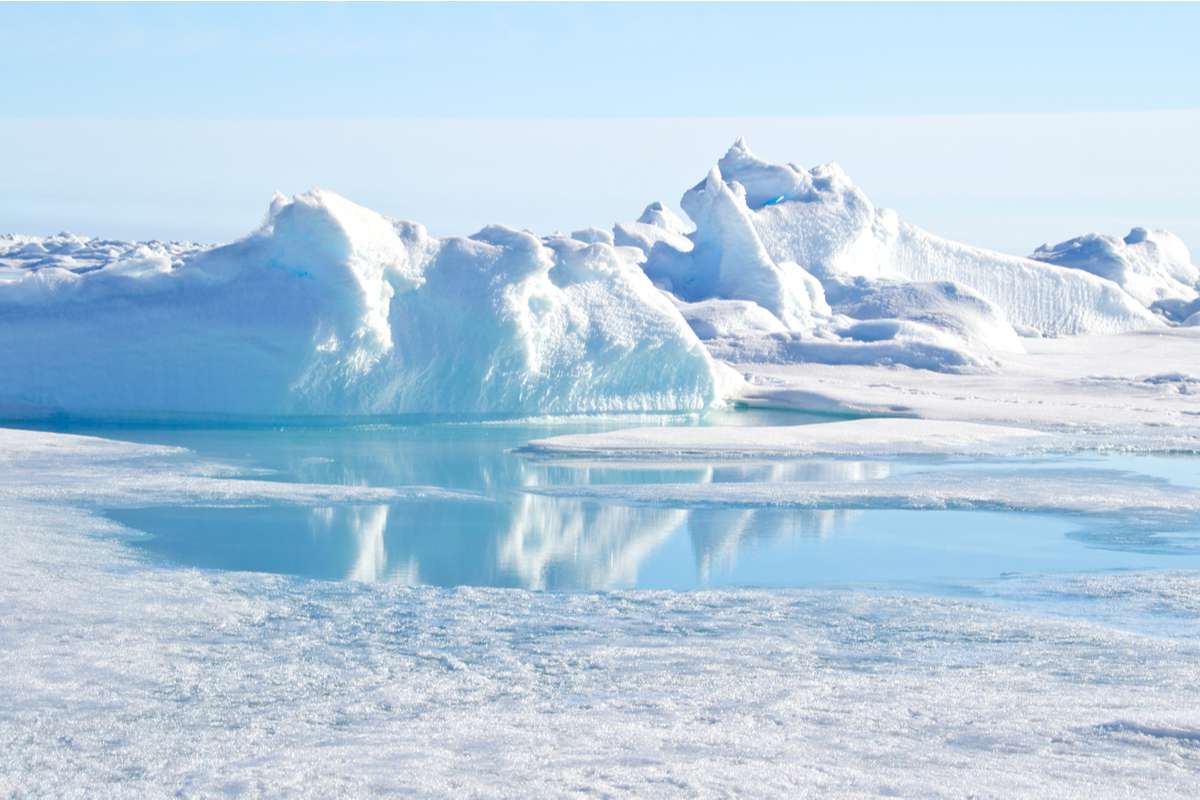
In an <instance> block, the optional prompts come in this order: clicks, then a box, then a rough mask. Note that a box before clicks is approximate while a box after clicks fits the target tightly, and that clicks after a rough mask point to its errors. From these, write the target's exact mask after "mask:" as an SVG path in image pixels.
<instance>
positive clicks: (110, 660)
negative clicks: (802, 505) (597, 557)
mask: <svg viewBox="0 0 1200 800" xmlns="http://www.w3.org/2000/svg"><path fill="white" fill-rule="evenodd" d="M4 437H5V438H4V440H3V447H0V453H4V455H5V457H4V459H3V460H0V486H4V487H5V492H4V493H3V494H0V519H3V521H4V523H3V524H4V529H5V534H6V536H5V558H4V559H2V560H0V607H2V608H3V609H4V610H5V613H4V614H3V615H0V744H2V746H0V764H2V766H3V768H2V769H0V794H3V795H5V796H8V795H13V796H18V797H20V796H44V795H53V796H64V797H74V796H80V797H82V796H96V795H103V796H110V797H146V796H160V795H176V794H178V795H188V796H194V795H204V796H208V795H221V796H263V795H272V796H278V795H292V796H298V797H328V796H335V795H336V796H351V795H353V796H362V795H367V794H380V795H389V794H418V795H446V794H455V795H470V796H485V797H493V796H494V797H500V796H512V795H515V794H519V795H524V796H546V795H556V796H557V795H563V794H579V793H585V792H598V793H608V794H613V795H628V796H635V795H636V796H646V795H654V796H666V797H696V796H700V797H717V796H728V795H730V794H737V795H740V796H780V795H790V796H799V795H805V794H817V795H821V796H857V795H899V796H925V797H961V796H966V795H971V796H1018V795H1019V796H1022V797H1045V798H1051V797H1062V796H1068V795H1071V796H1074V795H1078V794H1081V793H1086V794H1087V795H1088V796H1092V797H1098V798H1104V797H1114V798H1115V797H1124V796H1128V795H1129V794H1131V793H1132V794H1136V795H1138V796H1147V797H1148V796H1154V797H1181V798H1182V797H1190V796H1192V795H1193V794H1194V787H1195V783H1196V779H1197V773H1198V771H1200V762H1198V761H1197V757H1196V747H1195V742H1196V737H1197V735H1198V733H1197V732H1198V731H1200V723H1198V722H1197V719H1196V716H1195V713H1194V703H1193V702H1192V700H1193V699H1194V692H1195V683H1196V664H1197V663H1198V662H1200V641H1198V640H1197V638H1196V636H1195V625H1196V622H1197V621H1200V607H1198V606H1197V604H1196V597H1198V596H1200V579H1198V578H1197V577H1196V576H1195V575H1191V574H1172V573H1119V574H1111V575H1097V576H1077V577H1070V576H1066V577H1055V576H1035V577H1029V576H1026V577H1020V578H1015V579H1012V580H1001V581H997V582H992V583H989V584H986V585H985V586H982V587H981V588H980V591H979V594H980V599H973V600H962V599H952V598H933V597H920V596H913V595H892V594H886V593H861V592H851V591H841V590H822V591H773V592H766V591H701V592H688V593H672V592H644V591H643V592H606V593H595V594H556V593H537V592H534V593H531V592H525V591H518V590H481V589H457V590H438V589H427V588H410V587H405V586H400V585H395V584H390V585H388V584H384V585H380V584H365V583H325V582H313V581H303V580H295V579H287V578H281V577H271V576H263V575H254V574H246V573H219V572H212V571H201V570H179V569H167V568H162V567H158V566H155V565H152V564H148V563H145V562H143V561H139V560H137V559H136V558H135V557H134V556H133V555H132V551H131V550H130V549H128V548H126V547H124V546H123V545H122V544H121V542H120V537H122V536H123V535H128V532H125V531H122V530H120V529H118V528H117V527H115V526H114V525H113V524H112V523H110V522H108V521H106V520H104V519H102V518H101V517H99V516H97V515H96V513H95V508H96V507H97V505H102V504H105V503H108V502H109V500H110V499H111V498H110V497H108V496H107V495H106V493H107V492H108V491H109V489H108V488H107V487H108V485H109V484H110V483H113V482H123V481H124V482H130V483H132V482H136V481H137V480H149V479H151V478H152V476H153V473H154V472H155V471H157V470H160V469H162V468H163V467H164V465H167V466H170V468H171V469H173V470H175V471H176V472H177V474H179V475H181V476H188V475H190V476H191V477H192V479H194V480H196V481H200V482H202V481H206V480H209V479H210V477H211V475H212V473H213V472H214V471H215V472H218V473H221V474H223V475H226V476H227V477H226V479H227V480H228V481H229V482H230V483H234V484H236V483H238V482H239V480H240V479H238V478H236V477H233V473H232V471H231V470H229V469H228V468H223V467H220V465H212V464H202V463H196V462H194V458H193V457H191V456H189V455H188V454H187V453H185V452H181V451H179V450H176V449H172V448H161V447H150V446H144V445H130V444H124V443H117V442H108V441H105V440H98V439H94V438H88V437H77V436H63V435H58V434H48V433H25V432H11V431H9V432H5V433H4ZM34 470H36V472H37V474H38V475H40V476H41V477H40V478H39V479H33V478H30V477H29V476H30V475H31V473H32V472H33V471H34ZM254 483H257V481H248V482H247V484H248V485H249V488H248V489H247V490H246V493H245V494H244V495H243V497H244V498H245V497H257V496H258V492H260V489H259V488H257V487H255V486H254V485H253V484H254ZM148 486H149V489H148V490H147V491H146V492H145V493H144V494H143V496H142V500H143V501H144V502H149V503H155V502H169V503H178V502H208V499H209V498H208V497H206V496H204V495H203V493H202V494H201V495H199V496H197V497H196V498H195V499H193V500H190V501H189V500H186V499H185V498H184V497H182V496H181V495H180V494H178V493H177V492H176V491H175V490H174V489H171V488H168V489H166V490H165V494H164V493H160V491H159V489H158V488H156V484H155V483H154V481H153V480H150V481H149V483H148ZM35 488H36V490H37V492H38V494H36V495H31V494H28V492H32V491H34V490H35ZM231 491H233V490H231ZM346 491H350V492H355V491H358V490H356V489H350V490H346ZM234 494H236V492H234ZM230 496H231V497H232V496H233V494H231V495H230ZM288 498H290V500H289V499H288ZM275 499H276V500H278V501H282V502H296V503H301V504H305V503H310V502H315V503H319V504H321V505H327V504H328V503H330V502H331V498H330V497H328V496H316V495H313V494H312V491H311V489H309V488H305V487H303V486H299V487H297V486H294V485H292V484H288V483H285V482H280V485H279V488H278V490H277V493H276V495H275ZM354 499H355V496H354V495H353V494H348V495H346V496H345V497H343V498H342V500H345V501H350V502H353V501H354ZM370 499H372V500H373V499H374V498H373V497H372V498H370ZM332 502H337V501H332ZM369 567H370V565H369V564H364V565H363V568H364V569H369ZM48 589H49V590H48ZM1031 595H1036V596H1037V597H1039V599H1040V601H1041V602H1043V603H1045V602H1047V600H1048V599H1049V600H1054V601H1057V603H1058V605H1060V606H1061V609H1062V610H1061V613H1058V614H1055V615H1047V614H1045V613H1040V614H1035V613H1031V612H1030V611H1029V610H1028V609H1027V608H1026V607H1025V600H1024V598H1028V597H1029V596H1031ZM983 598H990V600H984V599H983ZM1150 609H1152V610H1153V612H1154V614H1155V615H1156V616H1155V618H1156V619H1160V618H1161V617H1162V615H1164V614H1166V615H1168V617H1169V618H1170V619H1172V620H1175V621H1176V622H1177V624H1176V625H1175V626H1174V628H1173V629H1171V631H1169V632H1162V631H1158V632H1156V633H1154V634H1150V633H1147V632H1145V631H1144V630H1142V628H1143V627H1144V626H1143V625H1142V623H1141V622H1140V620H1142V619H1144V618H1145V616H1146V614H1147V613H1149V610H1150ZM1097 618H1103V619H1104V622H1098V621H1096V619H1097Z"/></svg>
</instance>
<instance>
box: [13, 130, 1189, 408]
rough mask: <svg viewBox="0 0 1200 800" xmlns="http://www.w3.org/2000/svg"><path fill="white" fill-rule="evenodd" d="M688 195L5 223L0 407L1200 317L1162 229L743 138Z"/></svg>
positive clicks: (1036, 332)
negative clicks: (242, 221)
mask: <svg viewBox="0 0 1200 800" xmlns="http://www.w3.org/2000/svg"><path fill="white" fill-rule="evenodd" d="M681 205H682V207H683V209H684V211H685V212H686V213H687V215H688V217H690V220H691V221H690V222H687V221H685V220H683V219H681V218H680V217H678V216H676V215H675V214H674V213H673V212H672V211H671V210H670V209H669V208H667V207H666V206H664V205H662V204H661V203H654V204H651V205H650V206H648V207H647V208H646V210H645V211H644V212H643V213H642V215H641V216H640V217H639V218H638V219H637V220H636V221H634V222H628V223H622V224H617V225H616V226H614V227H613V228H612V229H611V231H609V230H604V229H599V228H586V229H583V230H579V231H576V232H574V233H572V234H571V235H569V236H567V235H553V236H548V237H538V236H535V235H533V234H531V233H528V232H524V231H516V230H512V229H509V228H505V227H502V226H489V227H486V228H484V229H483V230H481V231H479V232H478V233H476V234H474V235H473V236H470V237H467V238H461V237H451V238H445V239H441V238H436V237H433V236H431V235H429V234H428V233H427V232H426V230H425V229H424V228H423V227H421V226H420V225H417V224H415V223H410V222H398V221H394V220H390V219H387V218H385V217H383V216H381V215H379V214H377V213H375V212H373V211H370V210H368V209H365V208H362V207H360V206H357V205H355V204H354V203H351V202H350V201H348V200H346V199H344V198H342V197H339V196H338V195H336V194H333V193H330V192H326V191H320V190H317V191H313V192H310V193H308V194H304V195H300V196H297V197H295V198H293V199H291V200H288V199H286V198H284V197H282V196H276V198H275V199H274V200H273V202H272V204H271V207H270V210H269V212H268V216H267V219H266V221H265V223H264V224H263V225H262V227H261V228H260V229H258V230H256V231H255V232H254V233H252V234H250V235H249V236H247V237H246V238H244V239H241V240H239V241H236V242H233V243H232V244H228V245H224V246H221V247H209V246H202V245H197V244H192V243H175V242H157V241H152V242H116V241H107V240H99V239H84V238H81V237H77V236H72V235H70V234H59V235H56V236H50V237H44V238H38V237H31V236H19V235H7V236H3V237H0V374H3V375H4V376H5V380H4V381H3V382H2V383H0V416H8V417H23V416H41V415H46V414H53V413H66V414H70V415H128V414H149V415H175V414H196V415H210V414H230V415H268V416H271V415H291V414H304V415H320V414H339V415H342V414H400V413H461V414H527V413H576V412H608V411H672V410H694V409H700V408H704V407H706V406H709V405H712V404H713V403H716V402H719V401H721V400H722V399H724V398H727V397H730V396H734V395H736V394H737V393H738V392H739V391H740V386H741V385H742V384H741V379H740V378H739V377H738V375H737V374H736V373H735V372H733V370H731V369H730V368H729V367H727V366H726V364H725V363H723V362H734V363H748V362H776V363H783V362H819V363H826V364H856V365H903V366H908V367H914V368H920V369H927V370H937V371H951V372H967V371H978V370H990V369H994V368H995V367H996V365H997V364H998V359H999V358H1000V357H1002V355H1003V354H1005V353H1019V352H1021V351H1022V350H1023V346H1022V342H1021V337H1022V336H1064V335H1076V334H1107V333H1120V332H1125V331H1131V330H1139V329H1153V328H1161V327H1163V326H1166V325H1175V324H1180V325H1196V324H1200V268H1197V267H1196V266H1195V265H1193V264H1192V263H1191V261H1190V257H1189V255H1188V251H1187V248H1186V247H1185V246H1184V245H1183V243H1182V242H1181V241H1180V240H1179V239H1178V238H1177V237H1175V236H1173V235H1171V234H1169V233H1166V232H1164V231H1148V230H1145V229H1142V228H1135V229H1134V230H1133V231H1132V232H1131V233H1130V234H1129V235H1128V236H1126V237H1125V238H1124V239H1117V238H1114V237H1109V236H1101V235H1098V234H1089V235H1087V236H1082V237H1079V238H1076V239H1071V240H1068V241H1066V242H1063V243H1062V244H1059V245H1055V246H1054V247H1049V246H1043V247H1041V248H1039V249H1038V250H1037V251H1036V252H1035V253H1034V254H1033V256H1032V257H1031V258H1021V257H1017V256H1010V255H1005V254H1002V253H996V252H992V251H988V250H983V249H980V248H975V247H970V246H968V245H964V244H958V243H956V242H951V241H948V240H945V239H941V238H939V237H937V236H934V235H932V234H930V233H927V232H925V231H923V230H921V229H919V228H916V227H914V226H912V225H909V224H907V223H905V222H902V221H901V220H900V219H899V218H898V217H897V215H896V214H895V213H894V212H892V211H889V210H886V209H880V208H876V207H875V206H874V205H873V204H872V203H871V201H870V200H869V199H868V198H867V196H866V195H865V194H864V193H863V192H862V191H861V190H860V189H859V188H857V187H856V186H855V185H854V184H853V183H852V182H851V181H850V179H849V178H848V177H847V175H846V174H845V173H844V172H843V171H842V170H841V169H840V168H839V167H837V166H836V165H833V164H828V165H824V166H818V167H815V168H813V169H810V170H803V169H800V168H798V167H796V166H795V165H792V164H772V163H769V162H766V161H763V160H761V159H759V158H758V157H756V156H755V155H754V154H753V153H751V151H750V149H749V148H748V147H747V146H746V144H745V142H744V141H742V140H740V139H739V140H738V141H737V142H735V143H734V145H733V147H731V148H730V150H729V151H728V152H727V153H726V154H725V156H724V157H722V158H721V159H720V160H719V161H718V163H717V164H716V166H714V167H713V168H712V169H711V170H710V171H709V172H708V174H707V175H706V176H705V178H704V179H703V180H701V181H700V182H699V183H698V184H696V185H695V186H693V187H692V188H691V189H689V190H688V191H687V192H686V193H685V194H684V195H683V198H682V201H681Z"/></svg>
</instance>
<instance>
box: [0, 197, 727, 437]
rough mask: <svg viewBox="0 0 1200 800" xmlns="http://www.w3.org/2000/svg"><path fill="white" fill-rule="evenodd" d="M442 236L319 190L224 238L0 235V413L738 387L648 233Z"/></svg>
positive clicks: (679, 399) (643, 402) (613, 397)
mask: <svg viewBox="0 0 1200 800" xmlns="http://www.w3.org/2000/svg"><path fill="white" fill-rule="evenodd" d="M591 238H592V240H591V241H584V240H580V239H577V238H571V237H562V236H560V237H551V238H545V239H540V238H538V237H535V236H533V235H532V234H529V233H525V232H520V231H515V230H510V229H507V228H503V227H500V226H491V227H488V228H485V229H483V230H481V231H480V232H478V233H477V234H475V235H474V236H472V237H470V238H447V239H439V238H435V237H432V236H430V235H429V234H428V233H427V232H426V230H425V229H424V228H423V227H422V226H420V225H417V224H413V223H407V222H395V221H393V220H389V219H387V218H385V217H383V216H381V215H379V214H377V213H375V212H373V211H370V210H368V209H366V208H362V207H361V206H358V205H355V204H354V203H352V202H350V201H349V200H346V199H345V198H342V197H340V196H338V195H336V194H333V193H331V192H327V191H320V190H318V191H313V192H311V193H308V194H304V195H300V196H298V197H295V198H293V199H291V200H288V199H286V198H284V197H282V196H276V198H275V199H274V200H273V202H272V204H271V207H270V210H269V212H268V215H267V219H266V221H265V223H264V224H263V225H262V227H261V228H260V229H259V230H257V231H255V232H254V233H252V234H251V235H250V236H248V237H246V238H244V239H242V240H240V241H237V242H234V243H232V244H229V245H225V246H223V247H215V248H202V247H199V246H186V245H163V244H160V243H144V244H123V245H122V244H107V243H103V242H96V241H92V240H80V239H78V238H77V237H69V236H60V237H49V238H47V239H43V240H36V239H33V238H30V237H8V238H6V239H5V240H3V241H2V242H0V320H2V322H0V374H3V375H5V376H6V380H5V381H4V382H3V383H2V384H0V413H3V414H5V415H7V416H29V415H41V414H49V413H66V414H72V415H101V416H104V415H125V414H135V415H138V414H154V415H158V414H167V415H173V414H196V415H205V414H234V415H290V414H305V415H320V414H400V413H463V414H507V413H514V414H520V413H531V412H539V413H571V412H599V411H664V410H665V411H675V410H691V409H700V408H704V407H706V406H708V405H710V404H712V403H714V402H715V401H717V400H719V399H720V398H721V397H723V396H724V395H725V394H727V393H728V391H729V387H731V386H734V387H735V386H736V385H737V381H738V379H737V376H736V375H734V374H733V373H732V371H731V370H729V369H728V368H726V367H724V366H723V365H721V364H719V363H717V362H716V361H715V360H714V359H713V358H712V356H711V355H710V354H709V353H708V352H707V351H706V350H705V348H704V347H703V345H702V344H701V343H700V341H699V340H698V339H697V338H696V336H695V334H694V333H693V332H692V331H691V329H690V328H689V327H688V326H687V324H686V322H685V321H684V320H683V318H682V317H681V316H680V314H679V313H678V311H677V310H676V309H675V307H674V306H673V305H672V303H671V301H670V300H669V299H668V298H667V297H666V296H665V295H663V294H662V293H661V292H659V291H658V290H657V289H655V288H654V287H653V285H652V284H651V283H650V281H649V280H648V279H647V278H646V276H645V274H644V273H643V272H642V270H641V269H640V268H639V267H638V264H637V257H636V252H637V251H633V250H630V249H628V248H622V247H614V246H613V245H612V244H611V243H610V242H609V241H606V240H605V237H603V236H595V237H591Z"/></svg>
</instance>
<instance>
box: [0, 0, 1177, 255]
mask: <svg viewBox="0 0 1200 800" xmlns="http://www.w3.org/2000/svg"><path fill="white" fill-rule="evenodd" d="M0 31H3V46H0V96H2V97H3V98H4V102H3V104H2V105H0V230H21V231H29V232H39V233H40V232H48V231H53V230H58V229H61V228H71V229H76V230H79V231H81V232H86V233H94V234H100V235H109V236H137V237H152V236H159V237H172V236H188V237H193V238H200V239H224V238H228V237H231V236H235V235H238V234H240V233H242V232H245V231H246V230H248V229H250V228H251V227H253V226H254V224H255V223H256V222H257V219H258V217H259V216H260V215H261V213H262V210H263V209H265V207H266V203H267V201H268V199H269V197H270V193H271V191H272V190H274V189H281V190H284V191H289V192H294V191H301V190H303V189H305V188H308V187H310V186H312V185H322V186H325V187H326V188H330V189H333V190H335V191H341V192H342V193H344V194H346V195H348V196H350V197H351V198H352V199H356V200H359V201H360V202H363V203H365V204H367V205H371V206H372V207H375V208H377V209H379V210H381V211H383V212H385V213H389V214H392V215H395V216H403V217H408V218H414V219H417V220H418V221H423V222H426V223H427V224H429V225H430V226H431V227H432V228H433V229H434V230H435V231H437V232H439V233H466V232H470V231H471V230H474V229H476V228H478V227H479V226H480V225H482V224H483V223H485V222H487V221H492V220H495V221H501V222H506V223H508V224H512V225H518V226H526V227H531V228H533V229H536V230H551V229H554V228H570V227H578V226H581V225H584V224H589V223H594V224H600V225H603V224H608V223H611V222H612V221H613V220H615V219H622V218H629V217H632V216H634V215H636V214H637V213H638V211H639V210H640V208H641V207H642V206H643V205H644V204H645V203H646V202H648V201H650V200H653V199H663V200H666V201H668V202H671V203H674V202H675V201H677V200H678V197H679V195H680V194H681V193H682V191H683V190H684V189H685V188H686V187H687V186H688V185H690V184H691V183H692V182H694V181H695V180H697V179H699V178H700V177H701V176H702V175H703V173H704V172H705V170H706V169H707V167H708V166H709V164H711V162H712V161H713V160H715V158H716V157H718V156H719V155H720V152H721V151H722V150H723V148H724V147H725V146H727V144H728V143H729V141H731V140H732V138H733V137H734V136H736V135H738V134H746V135H748V136H749V137H750V138H751V144H752V145H753V146H755V147H756V148H757V149H759V150H760V151H762V154H763V155H764V156H768V157H771V158H776V159H780V160H792V161H796V162H799V163H804V164H813V163H817V162H819V161H825V160H830V159H836V160H838V161H839V162H841V163H842V165H843V166H844V167H845V168H846V169H847V170H848V171H849V172H850V173H851V175H852V176H854V177H855V178H856V179H857V180H858V181H859V183H860V184H861V185H862V186H863V187H864V189H866V191H867V192H868V193H869V194H870V195H871V196H872V197H874V198H875V199H876V200H877V201H878V202H879V203H881V204H883V205H890V206H893V207H896V208H897V210H898V211H900V212H901V214H902V215H904V216H906V217H908V218H911V219H913V220H914V221H915V222H917V223H919V224H922V225H925V226H926V227H929V228H931V229H932V230H935V231H937V232H941V233H946V234H949V235H956V236H960V237H963V238H969V239H970V240H971V241H975V242H978V243H980V244H986V245H991V246H996V247H1002V248H1004V249H1009V250H1017V251H1024V250H1028V249H1029V248H1030V247H1032V246H1034V245H1036V244H1039V243H1040V242H1041V241H1042V240H1043V239H1047V238H1050V239H1053V238H1065V237H1067V236H1070V235H1073V234H1075V233H1078V232H1080V231H1081V230H1082V229H1092V228H1096V229H1104V230H1109V229H1113V230H1112V232H1121V231H1120V230H1117V229H1120V228H1123V227H1128V226H1129V225H1131V224H1147V225H1156V226H1163V227H1174V228H1176V229H1178V232H1179V233H1181V234H1182V235H1184V236H1185V237H1186V238H1189V239H1190V240H1191V241H1190V243H1191V244H1192V245H1193V248H1195V247H1196V245H1197V244H1198V242H1197V241H1196V240H1197V239H1200V208H1198V207H1197V201H1196V200H1195V198H1197V197H1200V170H1198V168H1197V166H1196V158H1195V153H1194V148H1195V142H1196V141H1197V139H1198V135H1200V124H1198V121H1200V114H1196V113H1192V111H1193V110H1200V80H1198V77H1200V55H1197V52H1198V50H1200V48H1198V47H1197V42H1196V40H1197V31H1200V6H1198V5H1187V4H1171V5H1146V4H1139V5H1122V4H1103V5H1083V4H1067V5H1035V4H1020V5H983V4H973V5H940V4H939V5H933V4H929V5H908V4H885V5H869V4H853V5H837V6H830V5H783V4H770V5H754V6H751V5H736V6H734V5H718V4H704V5H688V4H668V5H552V4H532V5H509V6H495V5H482V4H456V5H415V4H414V5H399V6H393V5H386V6H385V5H378V4H372V5H348V4H337V5H315V4H308V5H283V4H278V5H266V6H230V5H224V4H222V5H208V6H190V5H178V4H176V5H145V4H138V5H128V6H126V5H96V6H90V5H61V6H53V5H19V4H18V5H13V4H3V5H0ZM1118 112H1119V113H1118ZM980 115H983V116H980Z"/></svg>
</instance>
